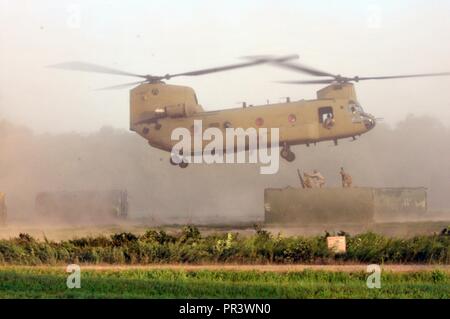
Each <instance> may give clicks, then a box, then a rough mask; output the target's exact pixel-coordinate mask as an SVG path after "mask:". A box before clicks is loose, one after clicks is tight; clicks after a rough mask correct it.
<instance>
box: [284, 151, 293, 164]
mask: <svg viewBox="0 0 450 319" xmlns="http://www.w3.org/2000/svg"><path fill="white" fill-rule="evenodd" d="M284 159H285V160H286V161H288V162H293V161H295V153H294V152H291V151H289V153H288V155H287V156H286V157H285V158H284Z"/></svg>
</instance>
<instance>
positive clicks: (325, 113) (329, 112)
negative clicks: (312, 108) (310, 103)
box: [319, 106, 334, 123]
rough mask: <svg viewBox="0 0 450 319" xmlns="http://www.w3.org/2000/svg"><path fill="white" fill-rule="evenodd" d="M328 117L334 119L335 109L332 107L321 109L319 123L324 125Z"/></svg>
mask: <svg viewBox="0 0 450 319" xmlns="http://www.w3.org/2000/svg"><path fill="white" fill-rule="evenodd" d="M328 117H331V118H334V114H333V108H332V107H331V106H324V107H321V108H319V122H320V123H324V122H325V120H326V119H327V118H328Z"/></svg>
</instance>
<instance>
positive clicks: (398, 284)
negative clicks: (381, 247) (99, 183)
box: [0, 266, 450, 298]
mask: <svg viewBox="0 0 450 319" xmlns="http://www.w3.org/2000/svg"><path fill="white" fill-rule="evenodd" d="M182 268H183V267H182V266H180V269H145V268H132V269H126V268H119V269H112V268H106V269H89V268H88V269H87V270H83V268H82V270H81V288H79V289H76V288H75V289H68V288H67V286H66V280H67V276H68V273H66V272H65V271H64V269H63V268H62V267H47V268H45V267H17V266H7V267H2V268H0V298H450V273H449V272H448V271H442V270H432V271H419V272H410V271H408V272H390V271H387V272H385V271H383V274H382V277H381V288H380V289H368V288H367V286H366V280H367V276H368V274H367V273H365V272H363V271H322V270H318V271H316V270H302V271H290V272H277V271H247V270H245V271H239V270H202V269H196V270H183V269H182Z"/></svg>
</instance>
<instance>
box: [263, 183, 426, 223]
mask: <svg viewBox="0 0 450 319" xmlns="http://www.w3.org/2000/svg"><path fill="white" fill-rule="evenodd" d="M264 209H265V223H268V224H296V225H323V224H358V225H370V224H373V223H382V222H398V221H413V220H417V219H419V218H421V217H423V216H424V215H425V214H426V211H427V193H426V189H425V188H423V187H419V188H371V187H355V188H311V189H303V188H292V187H287V188H282V189H280V188H278V189H275V188H269V189H266V190H265V191H264Z"/></svg>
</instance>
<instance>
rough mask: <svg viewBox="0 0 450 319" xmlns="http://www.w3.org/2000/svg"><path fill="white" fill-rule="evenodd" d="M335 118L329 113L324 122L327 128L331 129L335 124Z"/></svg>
mask: <svg viewBox="0 0 450 319" xmlns="http://www.w3.org/2000/svg"><path fill="white" fill-rule="evenodd" d="M334 123H335V122H334V118H333V115H331V114H328V115H327V118H326V119H325V121H324V122H323V126H324V127H325V128H326V129H328V130H330V129H331V128H332V127H333V126H334Z"/></svg>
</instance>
